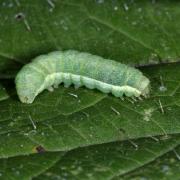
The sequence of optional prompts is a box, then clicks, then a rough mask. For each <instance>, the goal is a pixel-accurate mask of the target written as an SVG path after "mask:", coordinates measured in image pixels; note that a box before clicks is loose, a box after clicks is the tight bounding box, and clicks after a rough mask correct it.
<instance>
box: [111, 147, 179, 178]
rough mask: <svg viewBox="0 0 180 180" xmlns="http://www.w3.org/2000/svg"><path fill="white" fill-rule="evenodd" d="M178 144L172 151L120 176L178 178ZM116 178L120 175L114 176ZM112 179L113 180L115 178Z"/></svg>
mask: <svg viewBox="0 0 180 180" xmlns="http://www.w3.org/2000/svg"><path fill="white" fill-rule="evenodd" d="M179 154H180V146H178V147H177V148H175V149H174V150H173V151H171V152H169V153H167V154H165V155H164V156H162V157H160V158H158V159H157V160H155V161H154V162H152V163H150V164H148V165H146V166H144V167H143V168H140V169H138V170H136V171H134V172H132V173H130V174H127V175H125V176H123V177H122V179H123V180H126V179H127V180H128V179H136V180H140V179H142V178H145V179H154V180H158V179H164V180H169V179H173V180H178V179H179V176H180V175H179V169H180V163H179V161H180V156H179ZM115 179H117V180H119V179H121V178H120V177H117V178H115ZM115 179H114V180H115Z"/></svg>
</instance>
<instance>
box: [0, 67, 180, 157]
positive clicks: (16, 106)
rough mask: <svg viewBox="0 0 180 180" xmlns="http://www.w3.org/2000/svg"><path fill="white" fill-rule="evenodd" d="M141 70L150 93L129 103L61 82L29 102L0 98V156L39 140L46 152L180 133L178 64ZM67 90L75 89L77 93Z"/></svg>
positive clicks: (31, 146)
mask: <svg viewBox="0 0 180 180" xmlns="http://www.w3.org/2000/svg"><path fill="white" fill-rule="evenodd" d="M143 69H144V72H145V73H146V74H147V75H148V76H149V77H150V80H151V87H152V91H151V95H150V97H149V98H148V99H144V100H142V101H137V102H135V103H134V104H133V103H131V102H129V101H128V99H127V98H126V100H125V101H122V100H121V99H118V98H115V97H112V96H111V95H105V94H102V93H99V92H97V91H92V90H87V89H85V88H81V89H79V90H74V89H73V88H68V89H65V88H62V87H60V88H59V89H58V90H56V91H55V92H53V93H49V92H44V93H42V94H41V95H40V96H38V97H37V99H36V100H35V102H34V103H33V104H30V105H26V104H22V103H21V102H19V100H18V99H17V97H14V96H12V97H11V98H9V99H8V100H7V101H2V102H1V103H0V121H1V123H0V127H1V135H0V143H1V147H0V156H1V157H7V156H14V155H21V154H30V153H35V152H36V151H34V149H35V147H37V146H39V145H41V146H42V147H43V148H44V149H46V151H58V150H60V151H67V150H70V149H73V148H77V147H79V146H87V145H93V144H101V143H106V142H112V141H119V140H125V139H134V138H140V137H149V136H156V135H165V136H168V134H176V133H180V121H179V117H180V114H179V113H180V111H179V106H180V98H179V95H180V93H179V90H180V88H179V87H180V79H179V78H180V75H179V73H180V71H179V69H180V66H178V64H169V65H163V66H162V65H161V66H155V67H147V68H143ZM70 92H71V93H74V94H78V98H75V97H74V96H71V95H69V93H70ZM130 101H132V100H131V99H130ZM114 109H115V110H116V111H118V114H117V112H115V111H114ZM49 112H51V113H49ZM172 122H173V123H172ZM17 142H18V143H17ZM21 144H23V147H21V146H20V145H21ZM10 146H11V148H10Z"/></svg>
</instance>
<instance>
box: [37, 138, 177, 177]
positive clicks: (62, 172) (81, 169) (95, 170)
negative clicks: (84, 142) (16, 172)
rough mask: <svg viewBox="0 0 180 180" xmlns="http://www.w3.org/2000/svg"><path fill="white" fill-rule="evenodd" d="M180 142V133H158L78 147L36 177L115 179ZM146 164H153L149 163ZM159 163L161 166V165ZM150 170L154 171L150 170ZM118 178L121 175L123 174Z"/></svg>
mask: <svg viewBox="0 0 180 180" xmlns="http://www.w3.org/2000/svg"><path fill="white" fill-rule="evenodd" d="M176 138H177V139H176ZM175 139H176V140H175ZM179 143H180V136H176V137H173V138H170V139H166V140H161V139H159V138H158V137H157V138H155V139H150V138H149V139H148V138H146V139H139V140H136V141H125V142H115V143H108V144H101V145H96V146H91V147H86V148H79V149H75V150H73V151H70V152H68V153H66V155H65V156H64V157H63V158H61V159H60V160H59V162H58V163H56V164H55V165H54V166H53V167H51V168H50V169H49V170H48V171H46V172H45V173H43V174H42V175H40V176H39V177H37V178H35V179H37V180H41V179H43V180H45V179H47V180H51V179H63V178H64V179H69V180H70V179H76V178H77V179H99V180H101V179H102V180H106V179H113V177H116V176H118V175H121V176H122V175H124V174H131V171H132V170H134V169H137V168H138V167H142V166H144V165H145V164H147V163H149V162H151V161H153V160H155V159H156V158H157V157H159V156H162V155H163V154H165V153H166V152H168V151H171V150H172V149H173V148H174V147H176V146H177V145H178V144H179ZM147 166H148V167H150V165H147ZM158 167H159V169H160V168H161V166H158ZM155 168H157V166H151V169H153V170H154V169H155ZM143 169H148V168H142V171H141V172H142V174H143V175H146V173H144V172H143ZM176 170H177V169H176ZM148 172H149V173H151V171H148ZM132 174H133V173H132ZM134 174H140V173H136V172H135V173H134ZM127 177H129V176H127ZM130 177H131V178H127V179H133V177H134V176H130ZM150 177H151V176H150ZM152 177H153V176H152ZM117 179H120V176H118V178H117Z"/></svg>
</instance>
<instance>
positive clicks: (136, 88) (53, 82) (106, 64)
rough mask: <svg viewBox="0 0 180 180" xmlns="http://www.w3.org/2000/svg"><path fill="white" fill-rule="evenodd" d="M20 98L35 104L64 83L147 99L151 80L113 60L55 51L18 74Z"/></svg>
mask: <svg viewBox="0 0 180 180" xmlns="http://www.w3.org/2000/svg"><path fill="white" fill-rule="evenodd" d="M15 83H16V89H17V94H18V96H19V98H20V100H21V102H23V103H32V102H33V101H34V99H35V97H36V96H37V95H38V94H39V93H40V92H42V91H43V90H44V89H51V88H52V86H54V87H55V88H56V87H58V85H59V84H61V83H64V86H65V87H69V86H70V85H71V84H74V86H75V88H79V87H81V86H85V87H87V88H89V89H95V88H96V89H98V90H100V91H102V92H103V93H112V94H113V95H114V96H116V97H122V96H123V95H126V96H128V97H139V96H141V95H142V96H146V95H147V94H148V93H149V83H150V81H149V79H148V78H146V77H145V76H144V75H143V74H142V73H141V72H140V71H139V70H137V69H135V68H132V67H129V66H127V65H124V64H121V63H118V62H116V61H113V60H108V59H103V58H102V57H99V56H96V55H92V54H89V53H85V52H78V51H75V50H67V51H55V52H52V53H49V54H47V55H41V56H38V57H37V58H35V59H34V60H33V61H32V62H31V63H29V64H27V65H25V66H24V67H23V68H22V69H21V70H20V72H19V73H18V74H17V76H16V79H15Z"/></svg>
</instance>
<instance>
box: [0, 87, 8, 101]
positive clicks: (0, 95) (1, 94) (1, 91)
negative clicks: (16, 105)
mask: <svg viewBox="0 0 180 180" xmlns="http://www.w3.org/2000/svg"><path fill="white" fill-rule="evenodd" d="M8 98H9V95H8V93H7V92H6V89H5V88H4V87H3V86H2V85H1V84H0V101H3V100H5V99H8Z"/></svg>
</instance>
